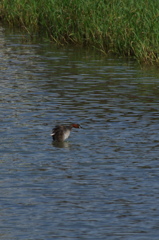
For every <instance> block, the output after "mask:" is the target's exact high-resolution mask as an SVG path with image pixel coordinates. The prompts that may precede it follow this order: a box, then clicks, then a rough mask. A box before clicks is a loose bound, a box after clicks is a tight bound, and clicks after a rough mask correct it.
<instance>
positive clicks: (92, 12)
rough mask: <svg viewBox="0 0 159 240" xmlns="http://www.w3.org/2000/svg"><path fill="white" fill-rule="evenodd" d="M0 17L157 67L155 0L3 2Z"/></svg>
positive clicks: (57, 38) (56, 38)
mask: <svg viewBox="0 0 159 240" xmlns="http://www.w3.org/2000/svg"><path fill="white" fill-rule="evenodd" d="M0 18H1V20H2V21H5V22H8V23H9V24H11V25H15V26H20V27H22V28H25V29H26V30H27V31H28V32H29V33H30V34H34V33H35V32H36V33H40V34H41V33H43V34H45V36H46V35H47V36H48V37H49V38H50V39H51V40H53V41H55V42H58V43H62V44H65V43H66V44H67V43H73V44H82V45H88V46H93V47H96V48H97V49H99V50H101V51H102V52H103V53H109V52H111V53H113V54H116V55H118V56H133V57H135V58H136V59H137V60H138V61H140V62H145V63H148V64H156V63H157V64H159V1H156V0H154V1H152V0H140V1H136V0H111V1H110V0H38V1H37V0H12V1H10V0H1V3H0Z"/></svg>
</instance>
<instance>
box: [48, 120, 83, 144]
mask: <svg viewBox="0 0 159 240" xmlns="http://www.w3.org/2000/svg"><path fill="white" fill-rule="evenodd" d="M72 128H80V125H79V124H70V125H57V126H55V128H53V130H52V134H51V136H52V138H53V140H54V141H57V142H63V141H65V140H66V139H67V138H68V137H69V136H70V133H71V130H72Z"/></svg>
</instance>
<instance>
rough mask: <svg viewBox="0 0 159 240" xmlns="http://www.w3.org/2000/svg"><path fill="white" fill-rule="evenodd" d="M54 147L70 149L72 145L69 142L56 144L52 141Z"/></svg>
mask: <svg viewBox="0 0 159 240" xmlns="http://www.w3.org/2000/svg"><path fill="white" fill-rule="evenodd" d="M52 145H53V147H57V148H67V149H69V148H70V146H71V145H70V143H69V142H56V141H52Z"/></svg>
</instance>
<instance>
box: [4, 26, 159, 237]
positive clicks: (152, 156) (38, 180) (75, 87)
mask: <svg viewBox="0 0 159 240" xmlns="http://www.w3.org/2000/svg"><path fill="white" fill-rule="evenodd" d="M0 48H1V51H0V72H1V76H0V87H1V88H0V95H1V98H0V108H1V122H0V124H1V126H0V128H1V146H0V151H1V160H0V164H1V179H0V181H1V184H0V188H1V198H0V206H1V207H0V208H1V209H0V221H1V231H0V238H1V239H5V240H10V239H12V240H13V239H16V240H23V239H33V240H36V239H37V240H40V239H47V240H49V239H91V240H97V239H110V240H116V239H122V240H123V239H129V240H131V239H135V240H136V239H144V240H149V239H156V240H158V236H159V227H158V223H159V214H158V206H159V184H158V182H159V174H158V172H159V161H158V160H159V157H158V150H159V104H158V103H159V80H158V79H159V74H158V71H157V70H155V69H145V68H143V69H142V68H141V67H140V66H139V65H138V64H137V63H135V62H134V61H126V60H124V59H114V58H111V57H109V58H106V57H103V56H101V55H100V54H98V53H97V52H94V51H88V50H84V49H81V48H78V47H76V48H70V47H68V48H58V47H57V46H52V45H49V44H47V43H45V42H44V41H39V42H35V41H32V42H30V40H29V39H28V38H27V36H25V35H23V34H22V33H19V32H11V31H10V30H8V29H4V28H1V29H0ZM70 122H74V123H79V124H81V125H82V127H83V128H82V129H77V130H76V129H74V130H73V131H72V133H71V136H70V138H69V139H68V141H66V142H65V143H63V144H60V145H57V144H54V143H52V139H51V136H50V133H51V130H52V127H53V126H55V125H56V124H58V123H70Z"/></svg>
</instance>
